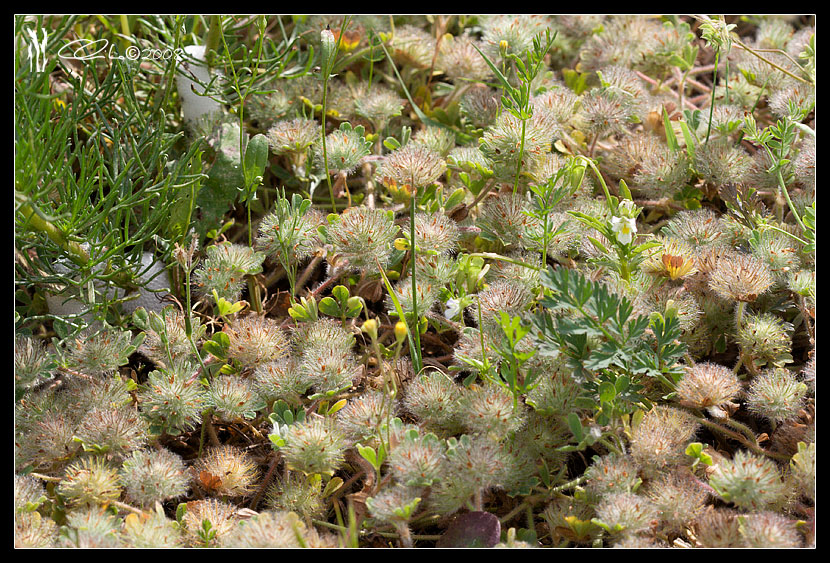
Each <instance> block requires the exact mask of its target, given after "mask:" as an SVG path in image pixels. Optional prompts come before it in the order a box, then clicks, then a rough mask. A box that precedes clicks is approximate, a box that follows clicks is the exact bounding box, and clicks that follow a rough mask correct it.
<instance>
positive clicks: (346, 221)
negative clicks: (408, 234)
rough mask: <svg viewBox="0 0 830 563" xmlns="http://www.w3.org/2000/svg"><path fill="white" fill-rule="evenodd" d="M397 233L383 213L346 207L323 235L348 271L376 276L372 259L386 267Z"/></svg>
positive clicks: (365, 208) (375, 268)
mask: <svg viewBox="0 0 830 563" xmlns="http://www.w3.org/2000/svg"><path fill="white" fill-rule="evenodd" d="M398 231H399V229H398V226H397V225H395V223H394V222H393V220H392V218H391V217H390V216H389V215H388V214H387V213H386V212H385V211H382V210H380V209H370V208H368V207H349V208H348V209H346V210H345V211H344V212H343V213H341V214H340V215H339V216H338V218H337V219H336V220H334V221H333V222H331V223H329V225H328V226H327V228H326V235H327V239H328V242H329V244H331V245H332V247H333V250H334V253H335V255H336V256H339V257H340V258H342V259H344V260H346V261H347V262H348V266H349V267H350V268H351V269H353V270H360V271H363V272H376V271H377V262H375V259H377V260H378V261H379V262H380V265H381V266H386V265H387V264H388V262H389V257H390V256H391V254H392V250H393V247H392V242H393V241H394V240H395V237H396V236H397V234H398Z"/></svg>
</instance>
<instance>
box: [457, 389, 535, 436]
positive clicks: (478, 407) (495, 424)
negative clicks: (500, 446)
mask: <svg viewBox="0 0 830 563" xmlns="http://www.w3.org/2000/svg"><path fill="white" fill-rule="evenodd" d="M524 414H525V413H524V412H523V411H520V410H518V411H514V409H513V396H512V395H511V394H510V393H509V392H508V391H507V390H505V389H504V388H503V387H500V386H498V385H494V384H488V385H475V386H471V387H470V388H469V389H464V390H463V391H462V393H461V400H460V401H459V412H458V417H459V420H460V421H461V423H462V424H463V425H464V428H465V430H466V431H467V433H469V434H472V435H479V434H480V435H484V436H488V437H490V438H491V439H493V440H496V441H500V440H502V439H503V438H505V437H506V436H508V435H509V434H510V432H513V431H515V430H517V429H518V428H519V427H520V426H521V425H522V424H523V423H524V421H525V416H524Z"/></svg>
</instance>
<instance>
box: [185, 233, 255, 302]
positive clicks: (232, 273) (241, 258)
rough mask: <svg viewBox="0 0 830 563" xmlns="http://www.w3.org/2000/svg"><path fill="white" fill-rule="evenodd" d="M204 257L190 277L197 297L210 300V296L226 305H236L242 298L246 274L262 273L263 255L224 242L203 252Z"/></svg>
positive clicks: (244, 247) (241, 246)
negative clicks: (228, 303)
mask: <svg viewBox="0 0 830 563" xmlns="http://www.w3.org/2000/svg"><path fill="white" fill-rule="evenodd" d="M205 252H206V253H207V257H206V258H205V259H204V260H203V261H202V263H201V264H200V265H199V267H198V268H197V269H196V271H195V272H194V273H193V279H194V283H195V285H196V291H197V293H198V294H199V295H203V296H213V292H214V291H216V294H217V295H218V296H219V297H221V298H223V299H226V300H228V301H231V302H235V301H238V300H239V298H240V296H241V295H242V287H243V286H244V284H245V275H246V274H251V275H253V274H258V273H260V272H261V271H262V262H263V261H264V260H265V255H264V254H263V253H261V252H255V251H254V250H253V249H252V248H250V247H249V246H244V245H241V244H233V243H230V242H224V243H219V244H214V245H212V246H209V247H207V249H206V250H205Z"/></svg>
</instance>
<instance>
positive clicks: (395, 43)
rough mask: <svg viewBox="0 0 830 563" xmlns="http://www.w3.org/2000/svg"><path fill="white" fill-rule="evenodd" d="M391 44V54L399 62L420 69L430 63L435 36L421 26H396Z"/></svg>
mask: <svg viewBox="0 0 830 563" xmlns="http://www.w3.org/2000/svg"><path fill="white" fill-rule="evenodd" d="M391 46H392V56H393V57H394V59H395V61H396V62H398V63H400V64H403V65H409V66H412V67H414V68H422V69H423V68H429V66H430V65H431V64H432V57H433V55H434V54H435V38H434V37H432V35H430V34H429V33H427V32H426V31H424V30H423V29H421V28H418V27H415V26H413V25H402V26H400V27H396V28H395V35H394V36H393V37H392V43H391Z"/></svg>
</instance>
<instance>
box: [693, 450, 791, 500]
mask: <svg viewBox="0 0 830 563" xmlns="http://www.w3.org/2000/svg"><path fill="white" fill-rule="evenodd" d="M709 484H710V485H711V486H712V487H713V488H714V489H715V490H716V491H717V492H718V494H719V495H720V496H721V497H723V499H724V500H726V501H727V502H731V503H734V504H735V506H737V507H739V508H745V509H747V510H753V511H757V510H763V509H765V508H767V507H768V506H770V505H773V504H775V503H777V502H778V501H780V500H781V499H782V497H783V495H784V493H785V485H784V482H783V481H782V480H781V474H780V473H779V471H778V468H777V467H776V465H775V462H773V461H772V460H770V459H768V458H765V457H762V456H759V455H755V454H752V453H749V452H746V451H744V450H738V451H737V452H735V455H734V457H733V458H732V459H728V460H723V461H721V462H720V463H718V464H717V465H716V466H715V468H714V470H713V472H712V474H711V476H710V477H709Z"/></svg>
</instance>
